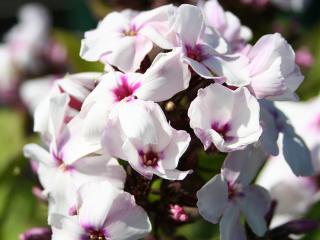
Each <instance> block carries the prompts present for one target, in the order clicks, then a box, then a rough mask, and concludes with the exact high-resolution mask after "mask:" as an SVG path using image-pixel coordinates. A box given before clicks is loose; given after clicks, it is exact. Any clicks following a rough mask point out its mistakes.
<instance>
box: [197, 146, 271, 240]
mask: <svg viewBox="0 0 320 240" xmlns="http://www.w3.org/2000/svg"><path fill="white" fill-rule="evenodd" d="M246 153H247V152H246ZM242 154H243V153H242V152H240V158H239V159H238V158H237V153H236V152H234V153H231V154H230V155H229V156H228V157H227V158H226V160H225V162H224V166H223V168H222V170H221V174H219V175H216V176H215V177H213V178H212V179H211V180H210V181H209V182H208V183H206V184H205V185H204V186H203V187H202V188H201V189H200V190H199V191H198V192H197V197H198V203H197V206H198V208H199V212H200V215H201V216H202V217H203V218H204V219H206V220H207V221H209V222H212V223H214V224H216V223H218V222H219V221H220V238H221V240H232V239H241V240H244V239H246V235H245V231H244V227H243V226H242V225H241V223H240V213H242V214H243V215H244V217H245V219H246V221H247V223H248V224H249V226H250V228H251V229H252V231H253V232H254V233H255V234H256V235H258V236H263V235H264V233H265V232H266V230H267V225H266V221H265V219H264V217H265V214H266V213H267V211H268V210H269V207H270V203H271V198H270V196H269V194H268V192H267V191H266V190H265V189H264V188H262V187H259V186H256V185H249V183H250V181H251V180H252V178H253V177H254V175H252V174H250V175H249V177H248V175H247V171H249V172H255V173H256V166H257V164H256V163H255V162H254V161H252V160H251V159H250V158H243V157H242V156H241V155H242ZM238 160H239V161H238ZM252 163H253V165H252ZM253 166H254V167H253ZM252 167H253V169H254V171H251V170H250V169H251V168H252Z"/></svg>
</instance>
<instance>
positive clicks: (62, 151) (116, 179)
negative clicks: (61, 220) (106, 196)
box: [24, 94, 126, 222]
mask: <svg viewBox="0 0 320 240" xmlns="http://www.w3.org/2000/svg"><path fill="white" fill-rule="evenodd" d="M67 104H68V98H67V96H66V95H65V94H62V95H59V96H56V97H54V98H51V100H50V109H49V112H50V115H49V123H48V130H49V132H48V133H49V135H50V136H49V139H50V142H49V144H48V148H49V149H48V150H46V149H44V148H42V147H40V146H39V145H37V144H28V145H26V146H25V147H24V154H25V156H26V157H28V158H30V159H31V160H33V161H37V162H38V163H39V167H38V172H37V173H38V176H39V179H40V182H41V184H42V186H43V187H44V193H45V194H46V195H48V197H49V222H51V213H52V212H58V213H61V214H67V213H68V211H69V209H70V208H71V207H72V206H71V204H73V202H72V201H74V199H75V196H76V195H75V194H76V190H77V188H78V187H79V186H81V185H82V184H84V183H86V182H89V181H92V180H106V179H107V180H108V181H110V182H112V183H113V184H114V185H115V186H117V187H119V188H122V187H123V185H124V180H125V175H126V174H125V172H124V170H123V169H122V167H121V166H120V165H119V164H118V162H117V161H116V160H115V159H110V156H108V155H105V154H102V155H101V154H96V151H97V150H99V149H95V148H92V147H91V146H90V145H86V144H84V143H83V142H82V139H81V138H79V137H78V136H77V134H78V133H77V131H81V128H80V127H79V125H76V124H75V123H74V122H75V121H77V119H74V120H73V121H72V122H70V123H69V124H68V125H67V124H65V123H64V113H65V111H66V108H67ZM69 125H71V126H70V127H69ZM72 125H76V126H77V128H73V126H72ZM88 154H91V155H88Z"/></svg>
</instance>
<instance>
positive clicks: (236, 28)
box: [202, 0, 252, 51]
mask: <svg viewBox="0 0 320 240" xmlns="http://www.w3.org/2000/svg"><path fill="white" fill-rule="evenodd" d="M202 8H203V11H204V15H205V20H206V23H207V25H208V26H209V27H212V28H213V29H215V30H216V31H217V32H218V33H220V35H221V36H222V37H223V38H224V39H225V40H226V41H227V42H228V44H229V48H230V51H238V50H240V49H241V48H242V47H244V46H245V44H246V42H248V41H249V40H250V39H251V38H252V32H251V30H250V29H249V28H248V27H246V26H243V25H241V22H240V20H239V18H238V17H237V16H236V15H234V14H233V13H232V12H229V11H225V10H224V9H223V8H222V6H221V5H220V4H219V2H218V1H217V0H210V1H207V2H205V3H203V6H202Z"/></svg>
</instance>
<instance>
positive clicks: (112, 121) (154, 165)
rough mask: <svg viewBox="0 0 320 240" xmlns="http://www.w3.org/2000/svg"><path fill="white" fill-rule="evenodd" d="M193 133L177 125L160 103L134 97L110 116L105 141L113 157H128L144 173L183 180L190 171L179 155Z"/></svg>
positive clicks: (126, 158) (104, 143)
mask: <svg viewBox="0 0 320 240" xmlns="http://www.w3.org/2000/svg"><path fill="white" fill-rule="evenodd" d="M189 142H190V136H189V134H188V133H187V132H185V131H177V130H175V129H173V128H172V127H171V126H170V125H169V124H168V122H167V120H166V117H165V115H164V113H163V112H162V110H161V108H160V106H159V105H157V104H156V103H153V102H145V101H142V100H134V101H131V102H128V103H122V104H119V105H118V106H117V107H116V109H114V110H113V111H112V112H111V113H110V116H109V120H108V123H107V126H106V128H105V131H104V135H103V142H102V145H103V147H104V148H106V150H107V151H108V152H109V153H110V154H111V156H113V157H117V158H121V159H123V160H127V161H128V162H129V164H130V165H131V166H132V167H133V168H134V169H135V170H136V171H137V172H139V173H140V174H142V175H143V176H145V177H147V178H149V179H151V178H152V175H153V174H156V175H158V176H160V177H162V178H165V179H171V180H181V179H184V178H185V177H186V176H187V174H188V173H190V171H179V170H177V169H176V168H177V166H178V163H179V159H180V157H181V156H182V154H183V153H184V152H185V150H186V149H187V147H188V145H189Z"/></svg>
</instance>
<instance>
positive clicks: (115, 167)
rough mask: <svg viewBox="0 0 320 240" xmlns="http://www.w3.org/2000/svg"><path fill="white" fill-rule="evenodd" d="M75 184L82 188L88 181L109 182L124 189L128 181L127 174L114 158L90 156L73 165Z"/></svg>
mask: <svg viewBox="0 0 320 240" xmlns="http://www.w3.org/2000/svg"><path fill="white" fill-rule="evenodd" d="M73 168H74V170H75V171H72V173H71V174H72V178H73V180H74V182H75V183H76V184H77V185H78V186H80V185H82V184H83V183H85V182H88V181H103V180H107V181H109V182H110V183H111V184H112V185H113V186H114V187H116V188H119V189H122V188H123V187H124V182H125V180H126V172H125V171H124V169H123V167H122V166H121V165H120V164H119V163H118V161H117V160H116V159H114V158H111V159H109V156H106V155H101V156H90V157H85V158H82V159H79V160H78V161H76V162H75V163H74V164H73Z"/></svg>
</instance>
